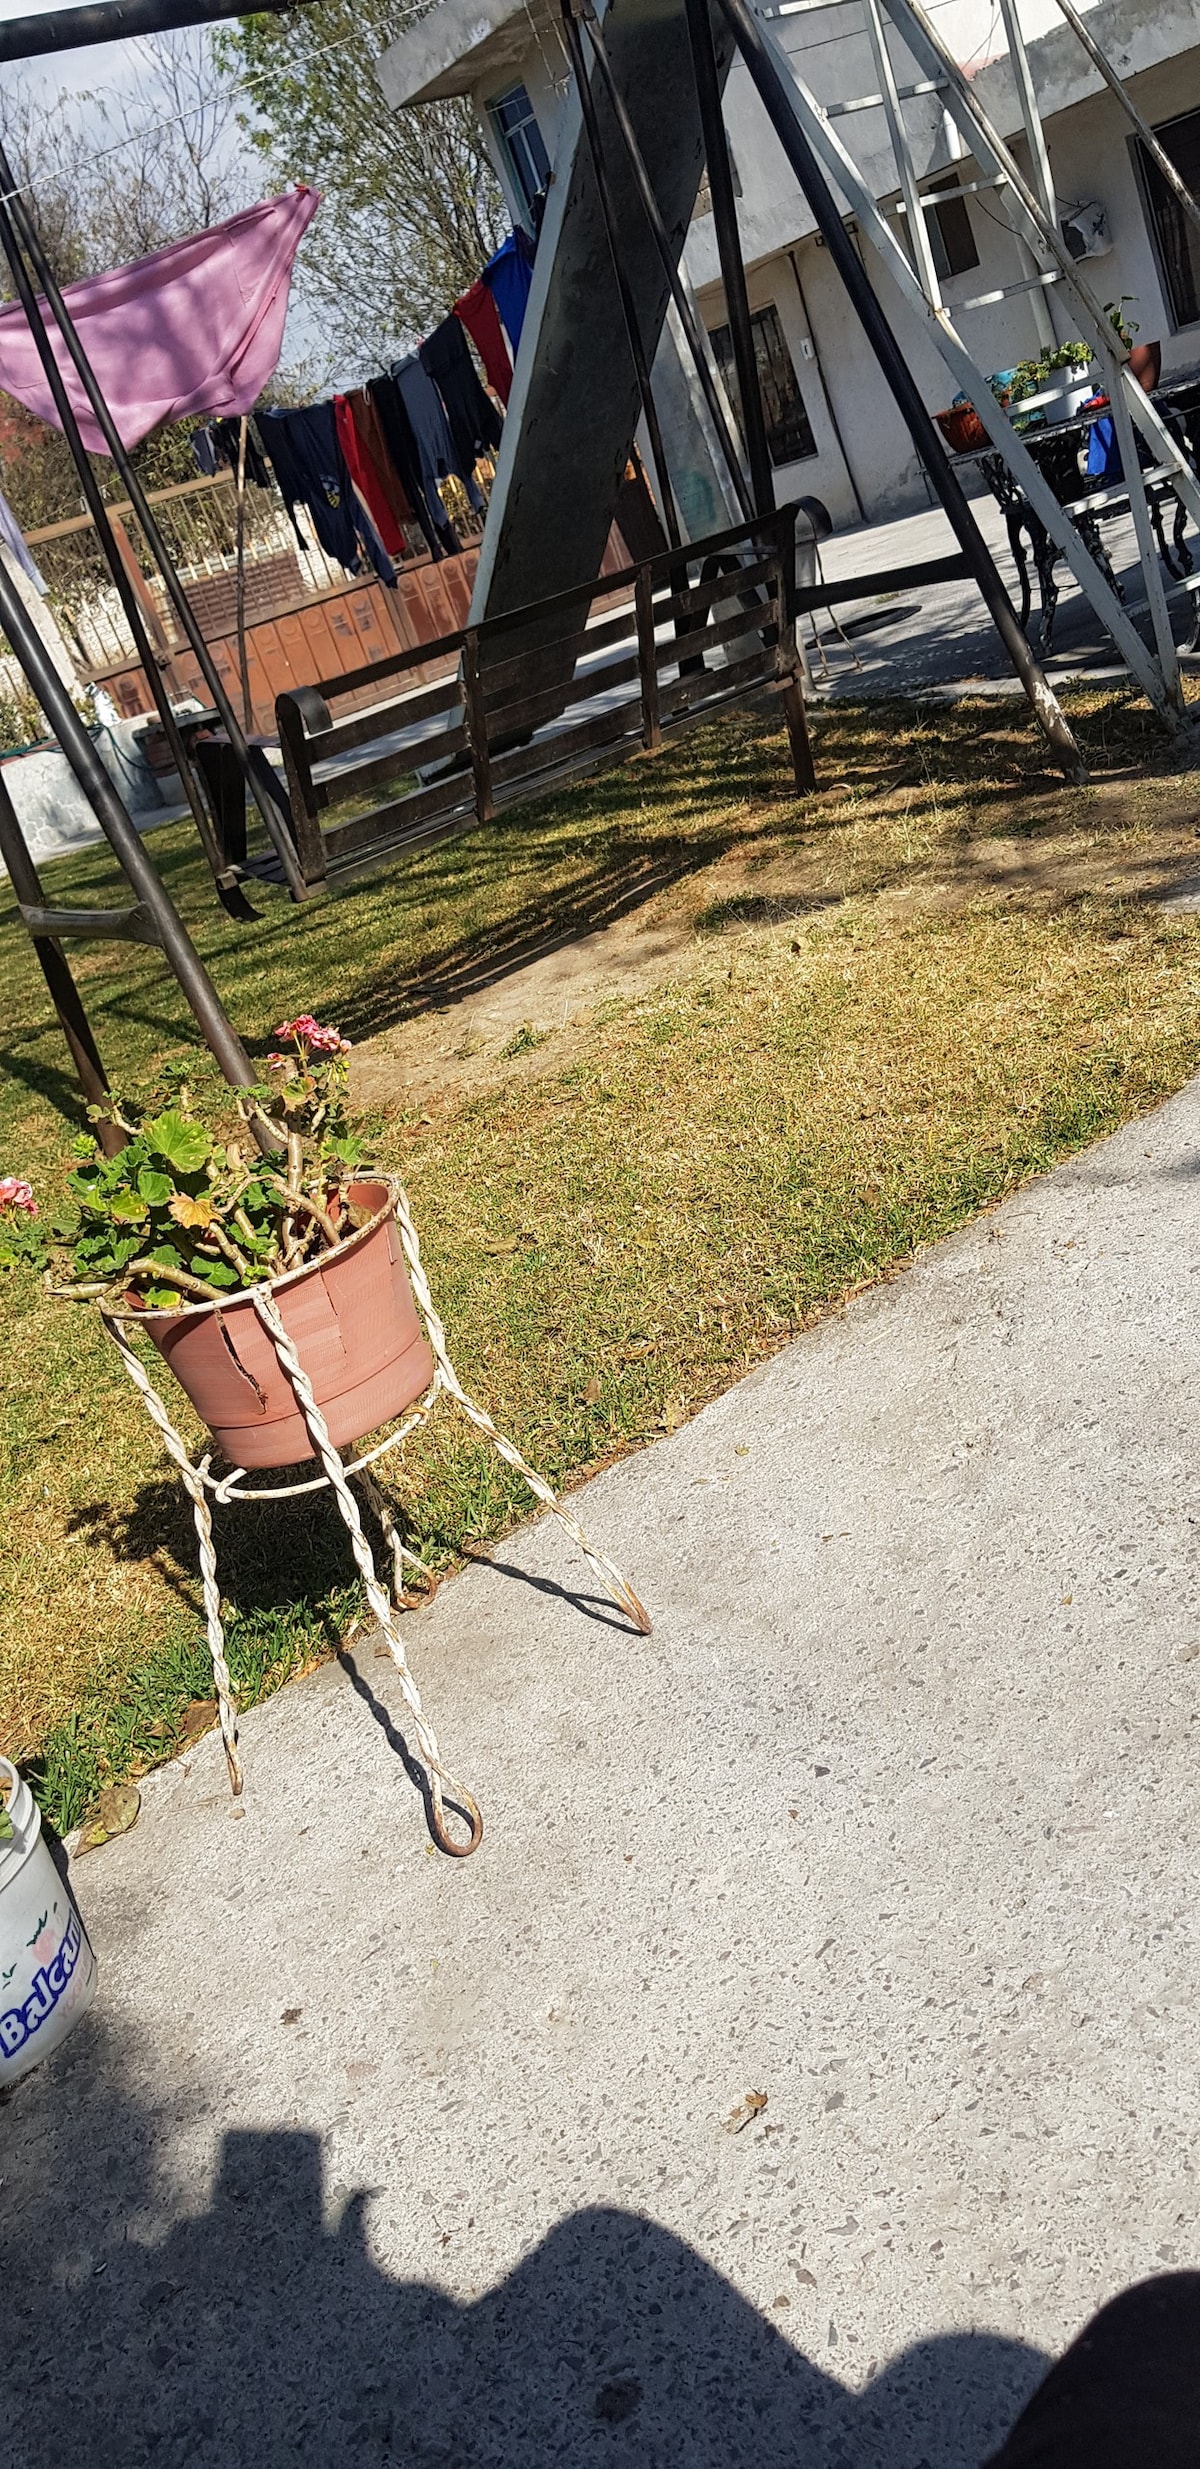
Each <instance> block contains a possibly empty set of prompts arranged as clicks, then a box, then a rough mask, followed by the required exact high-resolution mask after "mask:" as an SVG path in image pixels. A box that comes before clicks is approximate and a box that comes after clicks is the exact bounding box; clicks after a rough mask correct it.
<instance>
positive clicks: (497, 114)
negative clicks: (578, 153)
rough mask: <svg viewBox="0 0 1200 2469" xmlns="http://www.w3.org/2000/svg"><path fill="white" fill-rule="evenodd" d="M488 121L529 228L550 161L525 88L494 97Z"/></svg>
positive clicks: (515, 88) (548, 172) (517, 88)
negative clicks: (513, 183) (535, 202)
mask: <svg viewBox="0 0 1200 2469" xmlns="http://www.w3.org/2000/svg"><path fill="white" fill-rule="evenodd" d="M488 118H489V119H490V121H491V124H492V127H493V129H494V130H495V132H496V137H497V139H498V141H499V145H500V150H501V152H502V154H503V156H504V159H505V161H506V163H507V164H508V167H509V170H510V171H511V173H512V176H513V179H514V180H515V182H516V186H517V194H518V196H519V197H520V198H521V199H522V200H523V203H524V206H525V213H526V217H527V219H528V221H529V224H530V227H531V228H532V225H533V218H534V200H535V198H538V197H540V196H541V194H542V192H543V190H544V189H545V187H546V184H547V182H548V180H549V178H550V157H549V155H548V154H547V152H546V147H545V141H544V139H543V137H542V132H541V130H540V129H539V127H538V124H537V119H536V117H535V114H534V109H533V105H532V103H531V102H530V100H529V89H528V87H527V86H510V87H509V88H508V90H507V92H506V93H504V94H498V95H497V96H496V97H495V100H494V101H493V102H491V103H489V104H488Z"/></svg>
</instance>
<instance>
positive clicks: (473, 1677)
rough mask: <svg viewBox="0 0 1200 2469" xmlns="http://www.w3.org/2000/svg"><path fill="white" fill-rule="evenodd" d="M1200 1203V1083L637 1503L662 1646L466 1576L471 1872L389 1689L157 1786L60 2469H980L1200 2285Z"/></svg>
mask: <svg viewBox="0 0 1200 2469" xmlns="http://www.w3.org/2000/svg"><path fill="white" fill-rule="evenodd" d="M1198 1168H1200V1084H1193V1085H1192V1086H1191V1087H1190V1088H1188V1089H1187V1090H1186V1091H1185V1092H1184V1093H1183V1094H1182V1095H1181V1096H1180V1097H1179V1098H1178V1099H1176V1100H1175V1101H1174V1102H1173V1103H1171V1104H1170V1105H1168V1106H1167V1107H1165V1108H1164V1109H1163V1110H1162V1111H1161V1112H1160V1113H1158V1114H1157V1115H1155V1116H1154V1117H1153V1118H1152V1119H1150V1120H1149V1121H1147V1122H1144V1123H1135V1124H1133V1125H1131V1126H1130V1127H1129V1128H1128V1129H1127V1130H1126V1131H1125V1132H1123V1133H1122V1134H1121V1135H1120V1136H1119V1137H1118V1138H1116V1139H1114V1140H1112V1141H1110V1142H1109V1143H1108V1144H1107V1145H1105V1146H1104V1147H1102V1148H1100V1149H1097V1150H1096V1151H1094V1152H1093V1153H1091V1154H1090V1155H1088V1156H1085V1157H1084V1158H1082V1159H1081V1160H1080V1161H1078V1162H1077V1163H1076V1164H1074V1165H1071V1166H1068V1167H1065V1168H1064V1169H1062V1170H1061V1171H1060V1172H1058V1173H1057V1174H1055V1175H1054V1176H1052V1177H1051V1178H1050V1179H1049V1180H1047V1181H1045V1182H1043V1183H1040V1184H1038V1185H1036V1186H1034V1187H1032V1188H1031V1189H1030V1190H1028V1191H1027V1192H1025V1193H1023V1194H1022V1195H1020V1196H1019V1197H1017V1198H1016V1199H1014V1200H1013V1201H1012V1202H1010V1203H1009V1204H1007V1205H1006V1206H1005V1207H1004V1208H1003V1209H1002V1210H1000V1211H999V1212H998V1213H996V1214H994V1215H992V1216H988V1217H985V1218H983V1219H981V1220H980V1222H979V1223H978V1224H977V1225H976V1226H974V1227H972V1228H971V1229H970V1230H968V1231H967V1232H966V1233H964V1234H963V1235H961V1236H959V1237H957V1238H956V1239H954V1240H953V1241H951V1242H948V1243H946V1244H945V1245H943V1246H942V1247H940V1248H939V1249H938V1250H936V1251H932V1252H930V1253H929V1254H927V1255H926V1256H925V1257H924V1258H923V1259H922V1260H921V1261H920V1262H919V1263H918V1265H917V1266H916V1267H915V1268H914V1270H913V1271H912V1272H911V1274H909V1275H908V1276H906V1277H904V1278H901V1279H900V1280H898V1281H897V1282H896V1283H894V1284H893V1285H890V1286H885V1287H882V1288H880V1289H878V1290H877V1291H876V1292H874V1293H873V1294H870V1295H868V1296H866V1297H864V1298H863V1299H861V1300H860V1301H858V1302H857V1303H855V1304H854V1306H853V1307H852V1308H851V1309H850V1310H849V1311H848V1312H847V1313H846V1314H845V1315H844V1316H842V1317H838V1318H834V1319H831V1320H830V1321H829V1322H828V1323H827V1324H826V1325H824V1326H823V1327H820V1328H818V1329H817V1330H815V1331H814V1332H813V1333H812V1334H810V1335H809V1336H807V1337H805V1338H804V1339H803V1340H801V1341H800V1342H799V1343H798V1344H796V1345H794V1346H792V1347H791V1348H790V1349H789V1350H788V1352H787V1353H785V1354H783V1355H781V1356H779V1357H778V1358H777V1359H776V1360H775V1361H774V1362H772V1363H771V1364H769V1365H768V1366H766V1367H765V1368H764V1369H763V1370H761V1371H760V1372H758V1373H756V1374H755V1375H754V1376H753V1377H752V1378H751V1379H749V1380H747V1381H745V1382H744V1383H743V1384H742V1385H741V1386H740V1387H738V1388H737V1389H735V1390H733V1391H732V1392H731V1393H730V1394H729V1395H728V1396H727V1397H726V1398H724V1399H723V1400H722V1401H721V1402H720V1403H719V1404H717V1405H715V1406H713V1407H712V1408H710V1409H709V1410H708V1411H707V1412H706V1413H705V1414H703V1415H701V1416H700V1417H699V1418H698V1419H697V1420H696V1421H695V1422H694V1423H693V1424H691V1425H690V1426H689V1427H688V1428H686V1429H685V1430H683V1431H681V1432H680V1433H678V1434H677V1435H676V1436H674V1437H673V1438H671V1439H669V1440H663V1441H661V1442H660V1443H658V1444H657V1445H656V1446H655V1447H654V1448H653V1449H651V1450H649V1451H648V1452H647V1453H645V1454H644V1455H642V1456H640V1457H637V1458H634V1459H632V1460H629V1461H627V1462H626V1463H624V1464H623V1465H620V1466H618V1467H616V1468H614V1469H613V1470H612V1471H611V1472H610V1473H608V1474H607V1475H605V1476H604V1477H603V1478H602V1479H601V1480H600V1481H598V1482H597V1483H595V1484H593V1485H592V1486H591V1487H590V1490H589V1492H588V1494H587V1496H586V1500H585V1514H586V1517H587V1520H588V1522H589V1524H590V1525H591V1527H592V1528H593V1529H594V1531H595V1533H596V1535H597V1537H599V1538H601V1539H602V1540H603V1541H604V1542H605V1543H606V1544H607V1545H608V1546H609V1547H610V1548H612V1549H613V1550H614V1551H615V1552H616V1554H617V1555H618V1556H619V1557H620V1558H621V1559H622V1560H623V1561H624V1562H625V1563H626V1565H627V1567H628V1569H629V1571H630V1574H631V1575H632V1576H633V1578H634V1579H635V1581H636V1582H637V1583H638V1585H639V1586H640V1587H641V1588H642V1590H643V1592H644V1593H645V1596H646V1599H647V1601H648V1603H649V1604H650V1606H651V1607H652V1610H653V1612H654V1615H655V1624H656V1625H655V1632H654V1636H653V1638H652V1639H651V1640H649V1641H648V1642H643V1641H641V1640H638V1639H636V1638H634V1637H632V1636H631V1635H629V1634H628V1633H627V1632H626V1631H625V1630H624V1629H623V1628H622V1627H621V1626H620V1624H619V1623H616V1622H614V1620H613V1619H611V1618H610V1617H609V1615H608V1613H607V1612H606V1611H605V1609H604V1608H603V1606H601V1605H599V1604H598V1603H597V1602H596V1601H595V1600H594V1597H593V1589H592V1586H591V1583H590V1580H588V1579H587V1578H586V1573H585V1575H584V1581H583V1584H582V1587H581V1589H580V1592H579V1594H576V1593H575V1591H574V1590H575V1589H576V1588H578V1587H579V1586H580V1570H579V1567H578V1566H577V1565H576V1564H574V1563H573V1562H572V1560H571V1559H570V1557H569V1554H568V1552H567V1550H566V1548H565V1545H564V1543H563V1542H562V1540H561V1539H560V1536H559V1534H558V1532H557V1531H556V1530H555V1529H554V1528H553V1527H552V1526H550V1525H548V1524H545V1523H542V1524H539V1525H537V1526H536V1527H533V1528H530V1529H528V1530H526V1531H525V1532H523V1533H522V1534H521V1535H519V1536H518V1537H516V1538H515V1539H513V1540H511V1541H510V1542H508V1543H506V1544H505V1545H504V1546H503V1547H501V1548H500V1549H499V1551H498V1553H497V1556H496V1562H495V1565H494V1566H493V1567H491V1568H487V1569H480V1570H476V1571H473V1572H471V1573H470V1574H468V1575H467V1576H466V1577H465V1578H463V1579H462V1580H461V1581H459V1582H457V1583H456V1584H454V1585H452V1586H447V1587H446V1588H445V1589H444V1590H443V1592H442V1594H441V1595H440V1596H439V1598H438V1600H437V1602H436V1603H435V1604H434V1605H433V1606H432V1607H431V1608H430V1610H429V1611H428V1612H427V1613H424V1614H422V1615H420V1616H418V1617H415V1618H414V1619H413V1621H412V1624H411V1652H412V1656H413V1661H414V1665H415V1667H416V1670H417V1672H418V1676H419V1679H420V1682H421V1685H422V1687H423V1689H424V1692H425V1696H426V1700H427V1703H428V1704H429V1706H430V1707H431V1709H432V1710H433V1712H434V1716H435V1719H436V1722H437V1726H438V1729H439V1732H440V1734H441V1738H442V1741H443V1744H444V1746H445V1749H446V1752H447V1755H448V1757H449V1758H450V1759H451V1760H452V1761H453V1762H454V1763H456V1764H458V1765H459V1766H460V1768H461V1771H462V1773H463V1774H464V1776H465V1777H466V1778H467V1779H468V1780H469V1781H470V1782H471V1783H472V1784H473V1786H474V1787H475V1788H476V1790H477V1791H478V1793H479V1796H480V1799H481V1801H482V1803H483V1806H484V1809H485V1812H486V1816H487V1825H488V1831H487V1836H486V1840H485V1843H484V1846H483V1848H482V1850H481V1851H480V1853H479V1854H478V1855H477V1857H476V1858H475V1859H474V1860H472V1861H469V1862H464V1863H462V1864H451V1863H448V1862H446V1861H444V1860H442V1859H440V1858H439V1857H438V1856H437V1855H435V1854H433V1853H431V1852H430V1850H429V1849H428V1848H427V1843H426V1838H425V1832H424V1827H423V1823H422V1817H421V1811H420V1807H419V1804H418V1803H417V1801H416V1800H415V1798H414V1796H413V1793H412V1791H411V1789H410V1787H409V1785H408V1784H407V1782H406V1780H405V1777H404V1773H403V1770H402V1768H401V1765H400V1763H399V1760H398V1757H397V1755H396V1754H395V1750H394V1748H393V1747H392V1745H391V1744H390V1742H389V1738H388V1736H387V1730H386V1715H385V1711H384V1710H386V1709H388V1708H392V1709H395V1707H396V1705H397V1694H396V1690H395V1687H394V1684H393V1680H392V1676H391V1668H390V1666H389V1665H388V1664H387V1663H386V1662H383V1661H380V1660H378V1659H377V1658H376V1655H375V1653H374V1651H373V1649H372V1648H371V1647H370V1646H369V1645H368V1647H367V1648H366V1649H364V1650H361V1651H360V1655H359V1666H358V1669H359V1692H360V1693H356V1690H355V1688H354V1686H352V1684H351V1680H350V1678H349V1677H348V1675H347V1673H346V1672H345V1671H344V1670H342V1669H339V1668H337V1667H331V1668H328V1669H325V1670H322V1671H321V1672H319V1673H317V1674H316V1675H314V1676H313V1677H312V1678H311V1679H309V1680H307V1681H305V1682H303V1683H301V1684H299V1685H297V1686H295V1687H292V1688H289V1689H287V1690H286V1691H284V1692H283V1693H282V1694H281V1695H280V1696H279V1697H278V1698H277V1699H275V1700H274V1701H273V1702H272V1703H271V1704H270V1705H268V1706H266V1707H265V1708H263V1709H261V1710H260V1711H259V1712H257V1713H254V1714H251V1715H250V1716H249V1717H248V1718H247V1720H246V1722H245V1725H244V1742H245V1749H246V1765H247V1776H248V1786H247V1794H246V1800H245V1805H244V1813H243V1814H241V1815H238V1816H235V1815H234V1814H233V1813H232V1811H231V1806H230V1803H229V1800H228V1798H227V1795H226V1791H225V1786H224V1779H223V1768H222V1762H221V1758H220V1752H219V1748H218V1747H217V1744H216V1743H215V1741H214V1740H212V1739H210V1740H208V1741H207V1742H205V1743H203V1744H202V1745H201V1747H200V1749H199V1750H198V1752H197V1753H195V1754H194V1755H193V1756H192V1757H191V1758H190V1759H189V1760H188V1761H187V1762H186V1763H183V1764H180V1765H177V1766H175V1767H173V1768H171V1769H169V1770H167V1771H165V1772H164V1773H162V1774H160V1775H159V1776H157V1777H155V1778H153V1779H152V1780H151V1781H150V1782H149V1783H148V1785H147V1787H146V1791H145V1798H144V1806H143V1814H142V1818H141V1821H140V1823H139V1825H138V1827H137V1829H136V1830H135V1832H134V1833H133V1834H132V1835H130V1836H128V1837H127V1838H125V1839H124V1840H122V1841H120V1842H118V1843H115V1844H113V1845H111V1846H109V1847H108V1848H107V1849H105V1850H104V1851H102V1852H99V1853H96V1854H94V1855H92V1856H91V1857H90V1858H89V1859H88V1860H87V1861H83V1862H80V1863H79V1865H78V1870H77V1873H76V1877H77V1885H78V1891H79V1893H80V1896H81V1898H82V1901H83V1906H84V1910H85V1913H86V1916H87V1918H88V1921H89V1923H90V1926H91V1928H92V1931H93V1933H94V1937H95V1940H96V1944H97V1947H98V1950H99V1953H100V1958H101V1964H102V1971H103V1979H102V1989H101V1996H100V1999H99V2001H98V2003H97V2006H96V2007H95V2008H94V2009H93V2013H92V2015H91V2017H90V2018H89V2019H88V2020H87V2021H86V2022H85V2023H84V2024H83V2025H82V2026H81V2027H80V2029H79V2030H78V2032H77V2033H76V2034H75V2036H74V2039H73V2041H72V2042H71V2043H70V2044H68V2046H67V2047H66V2048H65V2049H64V2051H63V2052H62V2053H61V2055H60V2057H59V2058H58V2059H57V2060H53V2061H51V2062H50V2063H49V2064H47V2065H46V2066H45V2067H44V2068H41V2069H39V2070H38V2071H37V2072H36V2073H35V2074H34V2075H32V2076H31V2077H29V2078H28V2079H27V2081H26V2082H25V2084H23V2085H22V2086H19V2087H18V2089H17V2090H16V2092H15V2093H14V2094H13V2096H12V2097H11V2099H10V2101H9V2102H8V2103H7V2104H6V2105H5V2107H4V2110H3V2113H2V2114H0V2141H2V2147H3V2153H2V2158H0V2175H2V2176H3V2181H4V2184H3V2205H2V2217H3V2226H4V2235H5V2239H6V2241H7V2249H8V2251H7V2259H6V2260H5V2262H4V2265H3V2275H4V2278H3V2288H4V2305H5V2309H6V2312H7V2313H8V2314H9V2316H10V2324H9V2337H8V2339H7V2341H6V2344H5V2369H4V2412H3V2434H2V2435H0V2457H2V2458H3V2461H4V2463H5V2469H63V2464H64V2463H65V2462H66V2461H67V2460H70V2461H71V2462H80V2463H83V2462H86V2463H87V2469H118V2465H119V2469H136V2465H137V2464H153V2465H154V2469H176V2465H177V2464H178V2465H179V2469H182V2465H183V2464H185V2463H186V2464H189V2469H190V2465H191V2464H204V2469H235V2464H242V2463H245V2464H253V2469H277V2465H278V2469H282V2464H284V2463H287V2464H289V2469H290V2465H292V2464H307V2463H310V2462H318V2461H319V2462H320V2463H322V2464H334V2465H335V2469H338V2465H340V2464H343V2463H345V2464H350V2463H354V2464H355V2469H374V2465H375V2464H379V2463H384V2462H387V2463H405V2464H410V2463H411V2464H421V2465H425V2464H439V2465H445V2469H550V2464H552V2463H566V2464H591V2463H597V2464H605V2465H606V2469H607V2465H609V2464H611V2465H612V2469H665V2465H666V2464H667V2463H668V2462H670V2463H679V2464H683V2465H684V2469H752V2465H753V2469H760V2464H762V2463H764V2462H769V2463H772V2464H776V2465H777V2469H920V2465H921V2464H924V2465H925V2469H967V2464H973V2463H976V2462H978V2461H979V2460H980V2459H981V2458H982V2457H983V2456H984V2455H985V2454H986V2452H987V2450H988V2448H989V2447H990V2446H991V2445H992V2444H993V2443H994V2442H995V2441H996V2439H997V2438H998V2437H999V2435H1000V2434H1001V2432H1002V2431H1003V2430H1004V2429H1005V2427H1006V2426H1007V2424H1008V2423H1009V2422H1010V2421H1011V2419H1012V2417H1013V2415H1014V2414H1015V2412H1016V2409H1017V2407H1018V2405H1019V2403H1020V2402H1021V2400H1022V2399H1023V2397H1024V2396H1025V2395H1026V2394H1027V2393H1028V2391H1029V2390H1030V2389H1031V2387H1032V2386H1033V2384H1034V2383H1035V2382H1036V2380H1037V2378H1038V2374H1039V2371H1040V2363H1041V2357H1042V2355H1043V2354H1044V2353H1045V2352H1047V2351H1051V2350H1055V2349H1057V2348H1059V2347H1061V2345H1062V2344H1063V2343H1064V2342H1065V2341H1066V2339H1067V2338H1068V2337H1069V2336H1070V2335H1071V2334H1072V2333H1073V2332H1074V2331H1075V2330H1076V2328H1077V2327H1078V2326H1079V2324H1080V2323H1081V2322H1082V2321H1083V2319H1084V2318H1085V2317H1086V2316H1087V2315H1088V2313H1089V2312H1090V2311H1091V2310H1092V2308H1093V2307H1095V2306H1096V2305H1097V2304H1098V2303H1099V2302H1100V2301H1101V2300H1103V2299H1104V2298H1106V2297H1108V2296H1109V2295H1110V2294H1111V2293H1113V2292H1114V2291H1116V2290H1117V2289H1119V2288H1120V2287H1121V2286H1122V2285H1124V2284H1126V2283H1128V2282H1129V2281H1131V2280H1132V2279H1134V2278H1135V2277H1137V2276H1138V2275H1141V2274H1145V2273H1149V2272H1154V2271H1156V2270H1161V2269H1162V2268H1164V2266H1170V2265H1172V2264H1174V2263H1176V2262H1178V2263H1185V2262H1186V2263H1195V2262H1196V2261H1197V2260H1198V2259H1200V2258H1198V2254H1197V2247H1198V2238H1197V2225H1196V2179H1195V2167H1196V2163H1195V2129H1196V2118H1197V2114H1198V2112H1200V2050H1198V2047H1197V2039H1196V2031H1195V1992H1196V1958H1197V1934H1198V1926H1200V1923H1198V1899H1197V1894H1196V1886H1195V1831H1196V1829H1195V1814H1194V1813H1195V1805H1196V1775H1197V1762H1198V1758H1197V1752H1198V1748H1200V1659H1198V1658H1200V1609H1198V1607H1197V1603H1196V1583H1195V1581H1196V1566H1197V1540H1196V1519H1197V1515H1198V1514H1200V1509H1198V1504H1200V1478H1198V1476H1197V1466H1196V1459H1197V1448H1196V1439H1197V1428H1198V1413H1200V1395H1198V1384H1197V1378H1196V1345H1197V1338H1198V1336H1200V1218H1198V1211H1197V1204H1198V1200H1200V1184H1198V1181H1197V1172H1198ZM368 1693H370V1695H373V1696H374V1698H375V1699H376V1700H377V1701H378V1709H379V1711H380V1716H381V1720H380V1721H376V1720H374V1719H373V1717H372V1712H371V1709H370V1706H369V1704H365V1703H364V1702H363V1698H364V1696H366V1695H367V1694H368ZM381 1724H382V1728H381ZM750 2092H756V2093H763V2094H765V2095H766V2106H765V2108H762V2109H760V2110H758V2111H757V2113H756V2114H755V2115H754V2117H753V2120H752V2122H751V2123H749V2124H747V2125H746V2126H745V2127H744V2129H743V2131H741V2132H738V2133H731V2132H729V2131H727V2126H726V2121H727V2120H728V2118H729V2115H730V2112H731V2111H733V2110H735V2108H737V2107H738V2106H739V2105H740V2104H742V2103H743V2101H744V2096H745V2095H746V2094H747V2093H750ZM68 2427H70V2429H71V2433H70V2435H69V2436H68V2432H67V2429H68Z"/></svg>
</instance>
